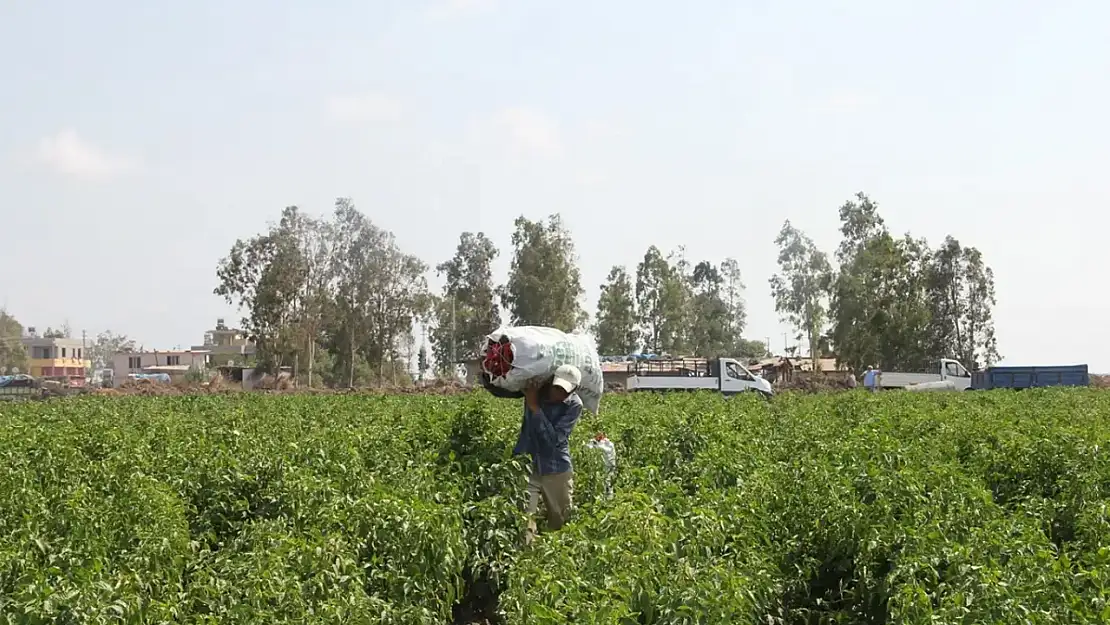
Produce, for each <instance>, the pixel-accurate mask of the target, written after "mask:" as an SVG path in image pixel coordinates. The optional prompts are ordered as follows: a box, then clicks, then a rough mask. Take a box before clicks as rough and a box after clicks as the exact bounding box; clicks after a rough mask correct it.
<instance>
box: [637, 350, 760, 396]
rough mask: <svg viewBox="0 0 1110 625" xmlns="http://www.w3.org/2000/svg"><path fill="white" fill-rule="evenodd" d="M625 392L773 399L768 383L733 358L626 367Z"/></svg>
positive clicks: (685, 360) (684, 359)
mask: <svg viewBox="0 0 1110 625" xmlns="http://www.w3.org/2000/svg"><path fill="white" fill-rule="evenodd" d="M627 366H628V378H627V381H626V382H625V388H626V389H627V390H629V391H697V390H708V391H720V392H721V393H723V394H725V395H735V394H737V393H746V392H750V391H754V392H758V393H760V394H762V395H763V396H765V397H771V396H772V395H774V391H773V390H772V388H771V383H770V382H768V381H767V380H765V379H763V377H762V376H760V375H759V374H756V373H752V372H751V371H748V369H747V367H745V366H744V365H742V364H740V361H738V360H735V359H733V358H712V359H707V358H678V359H669V360H641V361H636V362H630V363H628V365H627Z"/></svg>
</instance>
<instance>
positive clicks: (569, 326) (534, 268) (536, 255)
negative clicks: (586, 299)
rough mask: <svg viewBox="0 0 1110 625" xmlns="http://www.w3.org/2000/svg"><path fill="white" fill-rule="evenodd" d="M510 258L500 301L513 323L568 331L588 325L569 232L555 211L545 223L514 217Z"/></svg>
mask: <svg viewBox="0 0 1110 625" xmlns="http://www.w3.org/2000/svg"><path fill="white" fill-rule="evenodd" d="M514 226H515V230H514V231H513V238H512V243H513V260H512V264H511V266H510V267H509V280H508V282H507V283H506V284H505V286H504V287H503V288H502V289H501V301H502V303H503V304H504V305H505V308H507V309H509V314H510V315H512V323H513V325H532V326H549V327H552V328H558V329H560V330H563V331H564V332H571V331H574V330H577V329H579V328H583V327H585V325H586V322H587V317H588V315H587V314H586V312H585V311H584V310H583V309H582V295H583V294H584V293H585V291H584V290H583V289H582V278H581V272H580V271H579V269H578V258H577V256H576V255H575V252H574V242H573V240H572V239H571V236H570V232H569V231H568V230H567V228H566V226H565V225H564V224H563V219H562V217H560V216H559V215H558V214H555V215H551V216H550V217H548V218H547V221H546V222H545V221H531V220H528V219H525V218H524V217H517V219H516V221H515V222H514Z"/></svg>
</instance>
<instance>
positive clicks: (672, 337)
mask: <svg viewBox="0 0 1110 625" xmlns="http://www.w3.org/2000/svg"><path fill="white" fill-rule="evenodd" d="M839 214H840V221H841V229H840V232H841V236H842V240H841V243H840V246H839V247H838V248H837V250H836V254H835V259H836V263H837V267H835V268H834V267H833V264H832V263H831V262H830V260H829V258H828V256H827V255H826V254H825V253H824V252H822V251H821V250H819V249H817V247H816V245H815V244H814V243H813V241H812V240H811V239H810V238H809V237H808V236H806V235H805V233H803V232H801V231H799V230H797V229H796V228H794V227H793V226H792V225H791V224H790V222H789V221H787V222H786V223H785V224H784V225H783V227H782V230H781V232H780V233H779V235H778V237H777V238H776V240H775V242H776V244H777V245H778V248H779V257H778V264H779V272H778V273H777V274H776V275H774V276H773V277H772V278H771V279H770V286H771V293H772V295H773V297H774V300H775V304H776V309H777V311H778V312H779V313H780V314H781V315H782V317H783V319H784V320H785V321H787V322H788V323H790V324H791V325H792V327H794V328H795V329H796V331H797V334H798V337H799V339H803V338H804V339H807V342H808V344H809V346H810V348H811V349H810V352H811V355H812V356H813V357H814V358H817V357H819V356H821V355H830V356H831V355H833V354H835V355H836V357H837V358H838V360H840V361H841V362H842V363H845V364H847V365H848V366H849V367H851V368H853V369H855V370H861V369H863V368H865V367H866V366H867V365H877V366H880V367H883V368H885V369H887V370H895V369H914V370H916V369H923V368H925V367H928V366H931V364H932V363H934V362H935V361H936V359H938V358H941V357H954V358H957V359H959V360H960V361H961V362H963V363H964V364H966V365H967V366H969V367H972V368H975V367H978V366H982V365H984V364H988V363H990V362H992V361H994V360H997V359H998V353H997V347H996V343H995V339H994V329H993V322H992V319H991V310H992V307H993V305H994V284H993V275H992V273H991V270H990V268H989V267H987V266H986V265H985V264H984V262H983V258H982V255H981V254H980V252H979V251H978V250H976V249H975V248H973V247H963V246H961V245H960V243H959V242H958V241H957V240H956V239H954V238H952V237H948V238H947V239H946V240H945V242H944V243H943V244H942V245H941V246H940V247H939V248H937V249H935V250H934V249H930V248H929V246H928V245H927V243H926V242H925V241H924V240H921V239H915V238H913V237H912V236H910V235H909V234H906V235H904V236H902V237H900V238H896V237H894V236H893V235H892V234H891V233H890V232H889V230H888V228H887V226H886V225H885V223H884V222H883V219H882V217H881V216H880V215H879V212H878V205H877V204H876V203H874V202H872V201H871V200H870V199H869V198H868V197H867V196H866V195H865V194H863V193H860V194H857V196H856V197H855V198H854V199H853V200H851V201H848V202H846V203H845V204H844V205H843V206H841V207H840V211H839ZM510 246H511V250H510V252H511V254H512V258H511V263H510V268H509V273H508V278H507V280H506V281H505V283H504V284H497V283H496V281H495V280H494V276H493V269H492V267H493V264H494V262H495V260H496V259H497V258H498V255H499V253H500V252H499V250H498V248H497V246H496V245H495V244H494V243H493V241H491V240H490V239H489V237H487V236H486V235H485V234H484V233H482V232H463V233H462V234H460V236H459V239H458V243H457V245H456V247H455V250H454V254H453V255H452V256H451V257H450V258H448V259H447V260H444V261H443V262H441V263H439V264H438V265H436V266H435V267H434V268H431V267H429V266H427V265H426V264H425V263H424V262H423V261H422V260H420V259H418V258H417V257H415V256H413V255H410V254H407V253H405V252H404V251H403V250H402V249H401V248H400V247H399V245H398V243H397V241H396V239H395V238H394V236H393V235H392V233H390V232H387V231H385V230H382V229H381V228H379V227H378V226H376V225H375V224H374V223H373V222H372V221H371V220H370V219H369V218H367V217H366V216H365V215H363V214H362V213H361V212H359V211H358V210H357V209H356V208H355V206H354V204H353V203H352V202H351V200H350V199H348V198H340V199H338V200H337V201H336V204H335V209H334V211H333V213H332V214H331V215H330V216H327V217H319V218H317V217H312V216H309V215H306V214H305V213H303V212H302V211H301V210H300V209H298V208H297V207H288V208H286V209H285V210H284V211H283V212H282V215H281V218H280V220H279V221H278V222H277V223H275V224H271V225H270V226H269V227H268V229H267V230H266V231H265V232H263V233H260V234H258V235H255V236H254V237H252V238H250V239H246V240H238V241H236V242H235V244H234V245H233V246H232V248H231V250H230V252H229V253H228V255H227V256H226V257H224V258H223V259H221V260H220V262H219V265H218V267H217V272H216V274H217V278H218V286H217V287H216V289H215V293H216V294H218V295H221V296H223V297H224V298H225V299H226V300H227V301H228V303H231V304H235V305H238V306H240V307H241V308H242V309H243V310H244V311H245V313H246V315H245V317H244V319H243V324H244V329H245V330H246V331H247V332H248V333H249V334H250V335H251V336H252V337H253V339H254V341H255V343H256V345H257V350H258V359H259V364H260V366H262V367H266V368H274V367H278V366H292V367H293V368H294V369H296V370H297V371H298V373H300V374H303V375H305V376H307V378H308V380H309V381H310V383H311V380H312V379H313V378H314V376H315V377H317V378H319V379H320V380H321V381H323V382H324V383H326V384H333V385H356V384H359V383H371V382H375V381H378V382H380V381H384V380H387V379H390V378H393V379H396V378H398V377H399V376H400V375H402V374H406V373H407V372H408V369H409V367H410V363H411V362H412V361H413V360H414V359H415V360H417V362H418V363H419V364H418V367H417V368H418V370H419V372H420V374H421V375H423V374H424V373H425V372H427V371H429V370H431V369H435V370H436V371H437V372H439V373H440V374H443V373H446V372H448V371H451V370H453V367H454V366H455V363H458V362H460V361H463V360H467V359H472V358H476V357H477V356H478V350H479V347H480V345H481V342H482V339H483V337H484V336H485V335H486V334H488V333H489V332H490V331H492V330H493V329H495V328H497V327H498V326H500V325H501V324H502V323H503V322H505V323H511V324H513V325H542V326H551V327H556V328H559V329H561V330H564V331H576V330H590V331H592V332H593V334H594V336H595V338H596V340H597V344H598V351H599V352H600V353H601V354H603V355H626V354H632V353H637V352H650V353H657V354H672V355H695V356H713V355H723V354H727V355H730V356H736V357H742V358H757V357H762V356H765V355H767V346H766V345H765V344H764V343H762V342H760V341H754V340H749V339H746V338H744V336H743V332H744V327H745V321H746V317H747V315H746V309H745V301H744V289H745V286H744V283H743V280H742V276H741V272H740V267H739V263H738V262H737V261H736V260H735V259H732V258H726V259H724V260H721V261H720V262H714V261H713V260H711V259H697V260H696V261H691V260H688V259H687V257H686V253H685V250H684V249H683V248H679V249H677V250H673V251H671V252H668V253H664V252H663V251H661V250H660V249H659V248H657V247H655V246H650V247H648V249H647V250H646V251H645V252H644V255H643V258H642V259H641V260H640V262H639V263H638V264H637V265H636V266H635V268H634V269H632V270H630V269H629V268H628V267H625V266H614V267H612V268H611V269H610V271H609V273H608V276H607V278H606V280H605V282H604V284H603V285H602V286H601V293H600V297H599V298H598V303H597V308H596V311H594V314H593V315H592V319H591V315H589V314H587V312H586V310H585V309H584V307H583V295H584V289H583V287H582V280H581V272H580V270H579V268H578V257H577V255H576V252H575V246H574V241H573V239H572V237H571V235H570V233H569V231H568V230H567V228H566V226H565V224H564V223H563V221H562V219H561V217H560V216H559V215H558V214H555V215H551V216H549V217H547V218H546V219H541V220H537V221H533V220H530V219H527V218H525V217H519V218H517V219H516V221H515V223H514V230H513V234H512V238H511V240H510ZM430 270H433V271H434V273H435V274H436V275H437V276H438V277H440V278H441V279H442V280H443V287H442V289H441V290H440V291H439V292H437V293H433V292H431V290H430V289H429V287H428V282H427V275H428V273H429V271H430ZM417 326H419V327H420V328H423V329H424V330H425V331H426V332H427V338H428V340H429V342H430V346H431V353H427V352H426V351H425V350H424V342H423V341H420V345H419V348H417V337H416V336H415V335H414V328H415V327H417Z"/></svg>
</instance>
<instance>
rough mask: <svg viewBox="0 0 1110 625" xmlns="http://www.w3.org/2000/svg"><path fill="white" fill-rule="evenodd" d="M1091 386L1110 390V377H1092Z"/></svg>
mask: <svg viewBox="0 0 1110 625" xmlns="http://www.w3.org/2000/svg"><path fill="white" fill-rule="evenodd" d="M1091 386H1093V387H1095V388H1110V375H1092V376H1091Z"/></svg>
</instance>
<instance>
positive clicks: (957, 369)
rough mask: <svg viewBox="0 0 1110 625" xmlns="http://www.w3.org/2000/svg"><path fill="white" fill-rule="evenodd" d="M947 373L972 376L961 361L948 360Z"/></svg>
mask: <svg viewBox="0 0 1110 625" xmlns="http://www.w3.org/2000/svg"><path fill="white" fill-rule="evenodd" d="M944 369H945V373H947V374H948V375H950V376H952V377H954V378H967V377H971V376H970V375H969V374H968V373H967V371H965V370H964V368H963V367H961V366H960V365H959V363H955V362H948V363H945V364H944Z"/></svg>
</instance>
